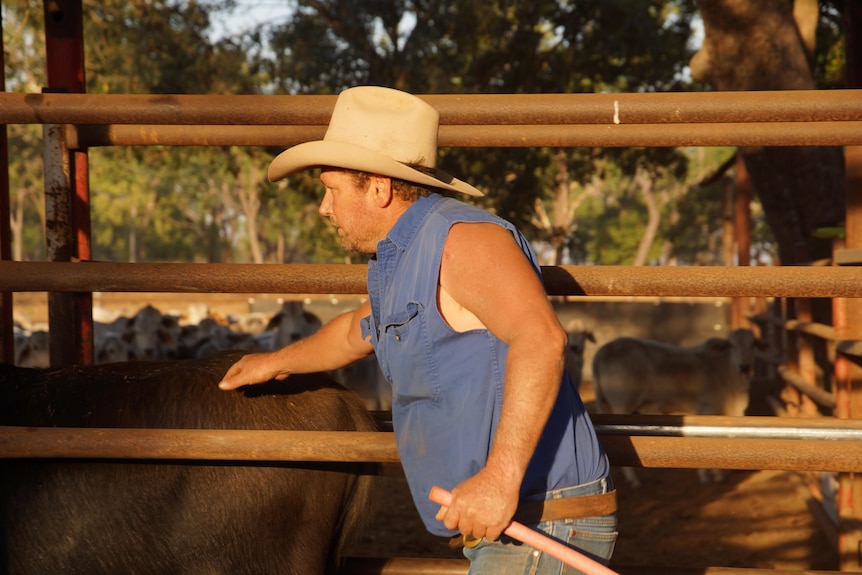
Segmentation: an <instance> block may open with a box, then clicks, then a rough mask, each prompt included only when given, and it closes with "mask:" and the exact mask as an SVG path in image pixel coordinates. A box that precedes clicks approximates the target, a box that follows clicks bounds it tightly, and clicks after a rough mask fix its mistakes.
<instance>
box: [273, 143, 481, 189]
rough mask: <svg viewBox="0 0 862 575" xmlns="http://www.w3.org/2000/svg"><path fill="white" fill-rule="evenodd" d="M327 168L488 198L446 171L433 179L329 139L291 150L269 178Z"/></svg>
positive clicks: (279, 158) (282, 155)
mask: <svg viewBox="0 0 862 575" xmlns="http://www.w3.org/2000/svg"><path fill="white" fill-rule="evenodd" d="M324 166H326V167H333V168H345V169H348V170H357V171H361V172H368V173H370V174H380V175H381V176H389V177H390V178H398V179H399V180H406V181H408V182H414V183H417V184H424V185H426V186H432V187H435V188H441V189H444V190H449V191H452V192H459V193H461V194H467V195H468V196H484V195H485V194H483V193H482V192H480V191H479V190H478V189H476V188H474V187H473V186H471V185H470V184H468V183H467V182H463V181H461V180H459V179H458V178H455V177H452V176H451V175H449V174H447V173H446V172H444V171H443V170H440V169H438V170H436V171H435V175H434V176H431V175H428V174H425V173H423V172H420V171H419V170H415V169H413V168H411V167H410V166H407V165H405V164H402V163H401V162H398V161H395V160H393V159H392V158H390V157H388V156H384V155H382V154H378V153H377V152H374V151H372V150H369V149H368V148H363V147H362V146H357V145H354V144H348V143H346V142H333V141H327V140H320V141H316V142H305V143H304V144H298V145H296V146H293V147H291V148H288V149H287V150H285V151H283V152H282V153H280V154H279V155H278V156H276V157H275V159H274V160H273V161H272V163H271V164H270V165H269V171H268V173H267V175H268V177H269V180H270V181H271V182H277V181H278V180H281V179H282V178H284V177H286V176H289V175H290V174H294V173H296V172H300V171H302V170H307V169H311V168H318V167H324Z"/></svg>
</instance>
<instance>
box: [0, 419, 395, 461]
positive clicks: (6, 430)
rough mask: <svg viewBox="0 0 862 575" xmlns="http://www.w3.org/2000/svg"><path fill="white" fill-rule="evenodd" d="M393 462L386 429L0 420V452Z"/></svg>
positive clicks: (43, 455) (90, 456) (15, 454)
mask: <svg viewBox="0 0 862 575" xmlns="http://www.w3.org/2000/svg"><path fill="white" fill-rule="evenodd" d="M28 457H32V458H73V459H74V458H84V459H169V460H209V461H213V460H217V461H314V462H339V461H344V462H366V461H377V462H381V463H396V462H398V461H399V459H398V452H397V450H396V448H395V439H394V437H393V435H392V434H391V433H386V432H380V433H377V432H359V431H270V430H235V429H230V430H224V429H218V430H209V429H117V428H111V429H102V428H76V427H74V428H73V427H35V428H34V427H16V426H0V458H4V459H15V458H28Z"/></svg>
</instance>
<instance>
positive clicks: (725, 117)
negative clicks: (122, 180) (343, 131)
mask: <svg viewBox="0 0 862 575" xmlns="http://www.w3.org/2000/svg"><path fill="white" fill-rule="evenodd" d="M420 97H422V98H423V99H425V100H426V101H427V102H429V103H430V104H431V105H433V106H434V107H435V108H437V110H439V112H440V122H441V124H442V125H503V124H505V125H516V124H518V125H520V124H523V125H529V124H617V123H619V124H667V123H673V124H678V123H686V124H691V123H694V124H697V123H711V122H719V123H720V122H744V123H756V122H842V121H862V91H860V90H781V91H759V92H662V93H650V94H631V93H627V94H454V95H441V94H427V95H421V94H420ZM335 99H336V96H305V95H303V96H218V95H179V94H53V93H52V94H21V93H2V94H0V123H3V124H173V125H195V124H225V125H283V126H292V125H293V126H299V125H310V126H313V125H317V126H325V125H326V124H328V122H329V116H330V115H331V113H332V109H333V107H334V105H335Z"/></svg>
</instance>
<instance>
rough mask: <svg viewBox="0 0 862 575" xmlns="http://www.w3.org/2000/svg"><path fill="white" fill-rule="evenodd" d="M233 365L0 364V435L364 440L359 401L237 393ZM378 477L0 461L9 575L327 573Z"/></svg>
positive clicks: (314, 394)
mask: <svg viewBox="0 0 862 575" xmlns="http://www.w3.org/2000/svg"><path fill="white" fill-rule="evenodd" d="M241 354H242V352H226V353H221V354H218V355H215V356H211V357H208V358H204V359H193V360H177V361H173V362H169V361H164V362H134V363H117V364H106V365H96V366H88V367H69V368H63V369H24V368H19V367H13V366H9V365H0V424H2V425H16V426H34V427H41V426H58V427H66V426H74V427H106V428H113V427H128V428H144V427H147V428H205V429H284V430H345V431H374V430H376V429H377V426H376V425H375V422H374V420H373V418H372V417H371V416H370V415H369V414H368V412H367V411H366V410H365V408H364V407H363V405H362V403H361V401H360V400H359V398H358V397H357V396H356V395H355V394H354V393H352V392H349V391H347V390H345V389H344V388H342V387H341V386H339V385H337V384H336V383H334V382H332V381H331V380H329V379H327V378H326V377H324V376H322V375H319V374H314V375H310V376H293V377H290V378H289V379H288V380H286V381H284V382H275V381H273V382H269V383H266V384H263V385H260V386H252V387H247V388H243V389H240V390H237V391H233V392H225V391H221V390H219V389H218V387H217V383H218V382H219V381H220V379H221V377H222V376H223V375H224V373H225V371H227V369H228V367H229V366H230V365H231V364H232V363H233V362H234V361H236V360H237V359H238V358H239V357H240V355H241ZM374 471H375V469H374V466H367V465H364V464H347V463H343V464H341V463H339V464H314V463H289V462H285V463H267V464H248V463H246V464H231V463H213V462H209V463H206V462H200V463H197V462H191V461H173V462H171V461H159V462H156V463H147V462H140V461H121V462H118V461H95V460H93V461H85V460H66V461H53V460H32V459H31V460H3V461H0V485H1V486H2V491H0V513H2V515H0V520H2V528H3V532H2V545H0V553H2V562H3V564H2V568H0V571H2V572H3V573H10V574H19V573H21V574H30V573H32V574H40V575H41V574H45V573H86V574H97V573H104V574H108V573H110V574H112V575H114V574H117V573H144V574H159V573H171V574H178V573H182V574H197V573H201V574H203V573H207V574H214V573H230V574H232V575H235V574H240V573H248V574H264V573H279V574H296V575H299V574H303V575H305V574H323V573H334V572H335V571H336V569H337V568H338V562H339V557H340V555H341V552H342V551H343V549H344V546H345V545H346V544H347V543H348V542H349V538H350V536H353V535H356V534H359V533H361V531H362V529H363V524H362V522H361V518H362V517H364V516H366V515H367V511H368V508H367V506H368V502H369V499H370V496H371V493H370V485H371V482H372V481H373V477H372V475H373V473H374Z"/></svg>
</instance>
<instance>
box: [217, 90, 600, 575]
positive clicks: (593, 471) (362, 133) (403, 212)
mask: <svg viewBox="0 0 862 575" xmlns="http://www.w3.org/2000/svg"><path fill="white" fill-rule="evenodd" d="M437 128H438V113H437V111H436V110H434V108H432V107H431V106H429V105H428V104H427V103H425V102H424V101H423V100H421V99H419V98H417V97H415V96H412V95H410V94H406V93H404V92H400V91H397V90H391V89H387V88H379V87H371V86H364V87H357V88H351V89H349V90H346V91H344V92H342V93H341V94H340V96H339V97H338V99H337V101H336V104H335V109H334V111H333V114H332V118H331V120H330V123H329V127H328V129H327V132H326V135H325V136H324V139H323V140H322V141H316V142H308V143H304V144H300V145H298V146H294V147H292V148H290V149H288V150H286V151H285V152H283V153H282V154H280V155H279V156H278V157H276V158H275V160H274V161H273V162H272V164H271V165H270V168H269V178H270V180H272V181H276V180H279V179H281V178H284V177H285V176H287V175H288V174H292V173H295V172H298V171H301V170H306V169H311V168H318V167H319V168H320V169H321V173H320V180H321V182H322V183H323V185H324V187H325V194H324V196H323V200H322V201H321V204H320V214H321V215H322V216H324V217H327V218H329V220H330V222H331V223H332V224H333V225H334V226H335V228H336V229H337V230H338V235H339V237H340V238H341V243H342V245H343V247H344V248H345V249H348V250H354V251H358V252H362V253H368V254H374V257H373V258H372V260H371V261H370V263H369V269H368V292H369V301H368V302H367V303H365V304H363V305H362V306H361V307H359V308H358V309H357V310H355V311H353V312H348V313H346V314H344V315H341V316H339V317H336V318H335V319H333V320H332V321H331V322H329V323H328V324H327V325H325V326H323V327H322V328H321V329H320V330H319V331H317V332H316V333H315V334H314V335H312V336H310V337H308V338H306V339H303V340H300V341H298V342H296V343H294V344H291V345H289V346H287V347H285V348H282V349H280V350H277V351H274V352H272V353H268V354H255V355H248V356H245V357H244V358H243V359H242V360H240V361H239V362H237V363H236V364H235V365H234V366H232V367H231V368H230V369H229V370H228V372H227V373H226V374H225V377H224V380H223V381H222V383H221V387H222V388H223V389H234V388H236V387H239V386H241V385H246V384H253V383H259V382H263V381H267V380H269V379H271V378H276V379H283V378H286V377H288V376H289V375H290V374H292V373H306V372H312V371H324V370H330V369H335V368H338V367H342V366H344V365H347V364H349V363H351V362H353V361H356V360H359V359H361V358H363V357H366V356H367V355H369V354H370V353H371V352H372V351H374V352H376V354H377V358H378V361H379V362H380V366H381V369H382V371H383V373H384V375H385V376H386V378H387V380H389V382H390V383H391V384H392V391H393V407H392V417H393V425H394V430H395V437H396V442H397V444H398V451H399V454H400V458H401V462H402V465H403V467H404V470H405V473H406V476H407V479H408V482H409V485H410V490H411V493H412V495H413V499H414V501H415V503H416V506H417V508H418V509H419V513H420V515H421V516H422V519H423V521H424V523H425V525H426V527H427V528H428V530H429V531H431V532H432V533H435V534H437V535H441V536H453V535H455V534H458V533H459V532H460V534H461V535H462V537H463V541H464V542H465V550H464V554H465V555H466V556H467V557H468V558H469V559H470V560H471V565H470V573H471V574H472V575H478V574H481V573H487V574H493V575H500V574H506V573H527V572H530V573H552V572H553V573H561V565H560V562H559V561H557V560H556V559H554V558H552V557H550V556H545V555H543V554H541V553H538V552H533V550H532V549H530V548H529V547H527V546H526V545H518V544H514V543H513V542H512V541H511V540H510V539H508V538H506V537H505V536H504V537H502V538H501V533H502V532H503V530H504V529H505V528H506V526H507V525H508V524H509V522H510V521H511V520H512V519H513V517H514V518H515V519H517V520H519V521H521V522H523V523H527V524H533V525H536V527H537V528H538V529H539V530H541V531H543V532H545V533H546V534H548V535H551V536H553V537H555V538H557V539H558V540H561V541H563V542H567V543H568V544H570V545H572V546H574V547H576V548H578V549H580V550H581V551H582V552H585V553H587V554H589V555H591V556H592V557H593V558H596V559H599V560H603V561H606V560H607V559H609V558H610V555H611V553H612V551H613V545H614V541H615V538H616V533H615V529H616V515H615V509H616V507H615V499H614V497H613V491H612V489H613V488H612V486H611V484H610V479H609V477H608V471H609V465H608V461H607V457H606V456H605V453H604V451H603V450H602V448H601V446H600V445H599V443H598V441H597V439H596V436H595V431H594V429H593V427H592V424H591V422H590V421H589V418H588V416H587V414H586V411H585V409H584V405H583V403H582V402H581V399H580V397H579V396H578V394H577V391H576V390H575V388H574V386H573V385H572V382H571V380H570V378H569V377H568V375H566V373H565V370H564V353H565V345H566V333H565V331H564V330H563V329H562V327H561V326H560V323H559V321H558V319H557V317H556V315H555V313H554V310H553V308H552V307H551V305H550V303H549V301H548V298H547V294H546V293H545V291H544V287H543V285H542V282H541V274H540V269H539V266H538V263H537V260H536V256H535V254H534V253H533V251H532V249H531V248H530V246H529V244H528V243H527V241H526V240H525V239H524V237H523V236H522V235H521V234H520V233H519V232H518V230H516V229H515V228H514V226H512V225H511V224H510V223H508V222H506V221H504V220H501V219H500V218H498V217H496V216H493V215H491V214H489V213H487V212H486V211H484V210H481V209H478V208H476V207H473V206H470V205H468V204H465V203H463V202H460V201H457V200H456V199H453V198H447V197H443V195H441V192H460V193H464V194H467V195H472V196H480V195H482V193H481V192H480V191H479V190H477V189H476V188H474V187H473V186H471V185H469V184H467V183H465V182H462V181H460V180H458V179H455V178H453V177H452V176H450V175H448V174H446V173H444V172H442V171H441V170H438V169H437V168H436V156H437ZM434 485H439V486H440V487H442V488H444V489H447V490H450V491H452V494H453V499H452V501H451V503H450V505H449V506H448V507H438V506H436V505H434V504H432V503H431V502H430V501H429V500H428V494H429V492H430V489H431V487H432V486H434ZM536 569H538V571H537V570H536ZM574 572H575V571H566V570H563V571H562V573H574Z"/></svg>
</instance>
